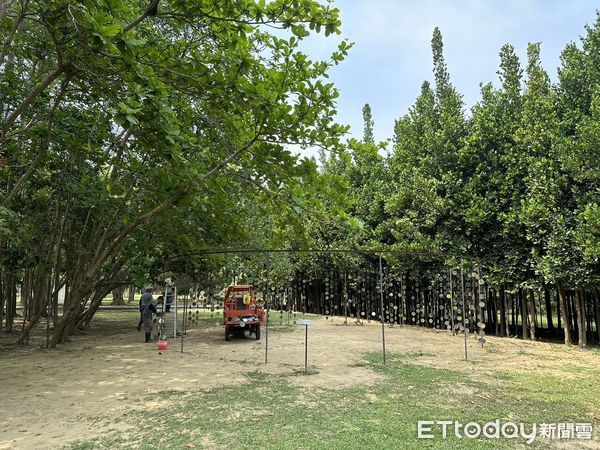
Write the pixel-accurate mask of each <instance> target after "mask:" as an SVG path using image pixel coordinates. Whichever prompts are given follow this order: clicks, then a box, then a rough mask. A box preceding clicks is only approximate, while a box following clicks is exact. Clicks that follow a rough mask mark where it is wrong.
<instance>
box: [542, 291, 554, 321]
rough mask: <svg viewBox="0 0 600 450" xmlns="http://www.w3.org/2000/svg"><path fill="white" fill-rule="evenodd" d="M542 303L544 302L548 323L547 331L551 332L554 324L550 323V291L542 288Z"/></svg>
mask: <svg viewBox="0 0 600 450" xmlns="http://www.w3.org/2000/svg"><path fill="white" fill-rule="evenodd" d="M544 301H545V302H546V320H547V321H548V329H549V330H553V329H554V324H553V321H552V302H551V299H550V289H548V288H547V287H544Z"/></svg>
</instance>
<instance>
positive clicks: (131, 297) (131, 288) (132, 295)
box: [127, 284, 135, 303]
mask: <svg viewBox="0 0 600 450" xmlns="http://www.w3.org/2000/svg"><path fill="white" fill-rule="evenodd" d="M127 303H135V286H134V285H133V284H132V285H131V286H129V291H128V292H127Z"/></svg>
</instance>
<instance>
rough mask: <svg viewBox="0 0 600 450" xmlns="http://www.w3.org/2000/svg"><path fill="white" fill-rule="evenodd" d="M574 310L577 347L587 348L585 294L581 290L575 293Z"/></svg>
mask: <svg viewBox="0 0 600 450" xmlns="http://www.w3.org/2000/svg"><path fill="white" fill-rule="evenodd" d="M575 308H576V309H577V330H578V334H579V346H580V347H587V323H586V322H587V319H586V310H585V309H586V308H585V292H584V291H583V289H581V288H580V289H577V290H576V291H575Z"/></svg>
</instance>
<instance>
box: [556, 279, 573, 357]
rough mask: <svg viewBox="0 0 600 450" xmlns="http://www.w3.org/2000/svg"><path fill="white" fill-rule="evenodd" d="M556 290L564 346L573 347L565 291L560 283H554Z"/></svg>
mask: <svg viewBox="0 0 600 450" xmlns="http://www.w3.org/2000/svg"><path fill="white" fill-rule="evenodd" d="M556 289H557V291H558V300H559V304H560V310H561V313H562V325H563V329H564V331H565V344H566V345H573V338H572V337H571V327H570V323H571V318H570V317H569V310H568V309H567V298H566V295H565V290H564V288H563V286H562V284H561V283H560V281H557V282H556Z"/></svg>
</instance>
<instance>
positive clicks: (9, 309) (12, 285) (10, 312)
mask: <svg viewBox="0 0 600 450" xmlns="http://www.w3.org/2000/svg"><path fill="white" fill-rule="evenodd" d="M5 288H6V291H5V292H6V293H5V296H6V333H7V334H12V333H13V325H14V321H15V315H16V313H17V311H16V309H17V280H16V277H15V276H14V275H12V274H10V275H7V276H6V285H5Z"/></svg>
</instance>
